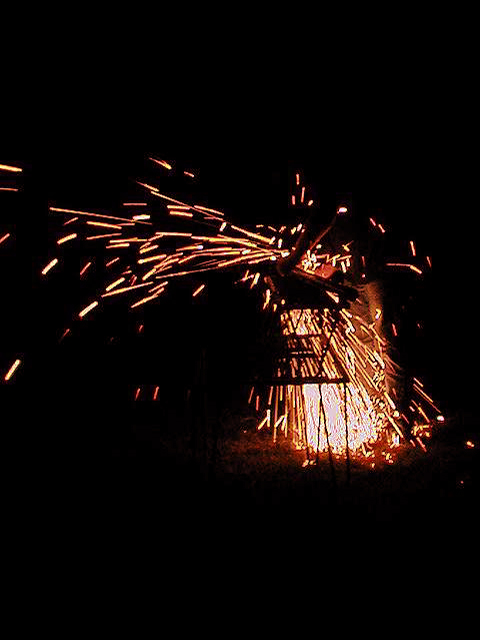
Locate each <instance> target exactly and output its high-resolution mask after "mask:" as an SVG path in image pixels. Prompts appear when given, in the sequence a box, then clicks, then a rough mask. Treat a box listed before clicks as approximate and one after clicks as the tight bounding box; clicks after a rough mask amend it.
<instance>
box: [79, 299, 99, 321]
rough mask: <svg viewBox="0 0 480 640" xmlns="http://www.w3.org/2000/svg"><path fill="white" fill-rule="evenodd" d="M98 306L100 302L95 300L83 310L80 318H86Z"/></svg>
mask: <svg viewBox="0 0 480 640" xmlns="http://www.w3.org/2000/svg"><path fill="white" fill-rule="evenodd" d="M97 306H98V301H97V300H95V301H94V302H92V303H91V304H89V305H88V307H85V309H83V310H82V311H80V313H79V314H78V315H79V317H80V318H84V317H85V316H86V315H87V313H90V311H92V309H95V307H97Z"/></svg>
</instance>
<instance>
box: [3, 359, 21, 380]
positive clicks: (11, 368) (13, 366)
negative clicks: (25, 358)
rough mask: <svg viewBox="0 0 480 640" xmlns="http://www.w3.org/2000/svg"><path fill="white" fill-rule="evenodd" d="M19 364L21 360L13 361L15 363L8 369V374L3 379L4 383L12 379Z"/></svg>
mask: <svg viewBox="0 0 480 640" xmlns="http://www.w3.org/2000/svg"><path fill="white" fill-rule="evenodd" d="M20 364H21V360H18V359H17V360H15V362H14V363H13V364H12V366H11V367H10V369H9V370H8V372H7V373H6V375H5V377H4V380H5V382H8V381H9V380H10V379H11V378H12V376H13V374H14V373H15V371H16V370H17V369H18V367H19V366H20Z"/></svg>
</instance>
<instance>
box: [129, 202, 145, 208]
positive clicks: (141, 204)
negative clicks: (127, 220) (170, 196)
mask: <svg viewBox="0 0 480 640" xmlns="http://www.w3.org/2000/svg"><path fill="white" fill-rule="evenodd" d="M123 206H124V207H146V206H147V203H146V202H124V203H123Z"/></svg>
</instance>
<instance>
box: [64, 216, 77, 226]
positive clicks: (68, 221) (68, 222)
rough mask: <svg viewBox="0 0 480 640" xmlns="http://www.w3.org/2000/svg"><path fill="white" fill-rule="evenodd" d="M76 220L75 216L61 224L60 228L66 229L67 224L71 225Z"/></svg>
mask: <svg viewBox="0 0 480 640" xmlns="http://www.w3.org/2000/svg"><path fill="white" fill-rule="evenodd" d="M77 220H78V217H77V216H76V217H75V218H70V220H67V221H66V222H64V223H63V225H62V227H66V226H67V224H72V222H76V221H77Z"/></svg>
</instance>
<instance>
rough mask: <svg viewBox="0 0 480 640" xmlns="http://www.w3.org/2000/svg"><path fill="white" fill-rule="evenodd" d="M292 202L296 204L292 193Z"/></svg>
mask: <svg viewBox="0 0 480 640" xmlns="http://www.w3.org/2000/svg"><path fill="white" fill-rule="evenodd" d="M292 204H293V205H294V206H295V196H294V195H293V194H292Z"/></svg>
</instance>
